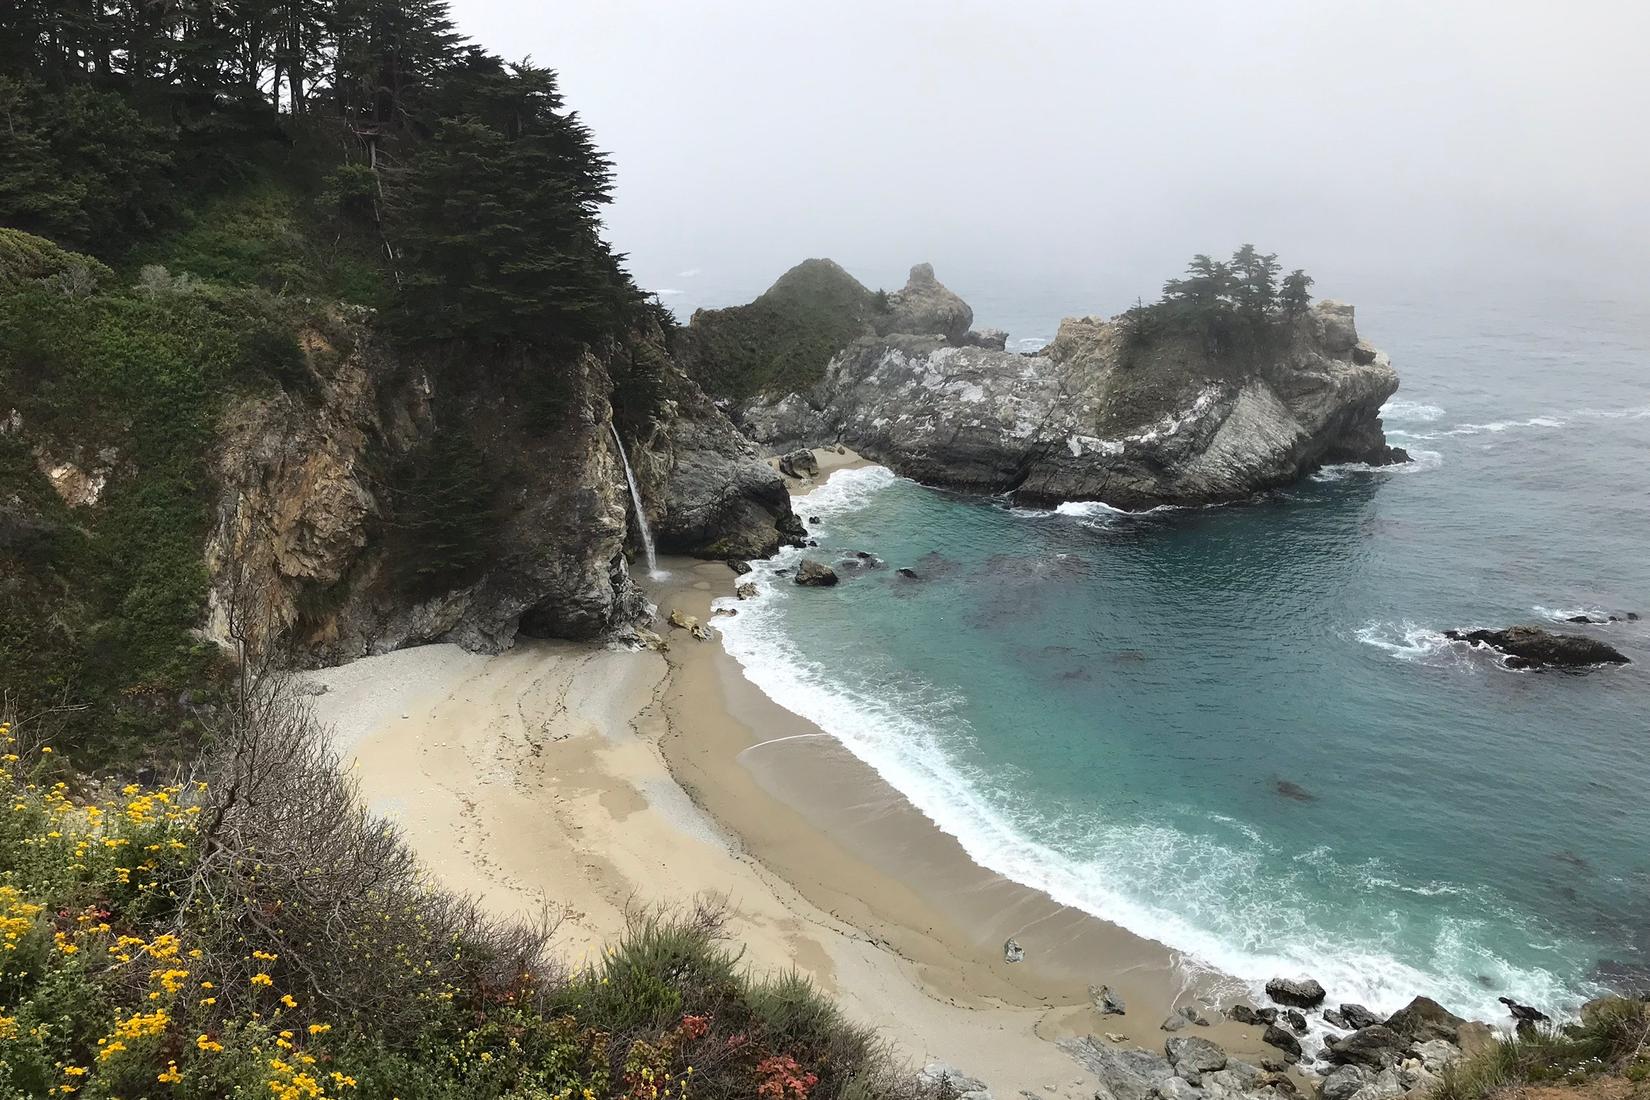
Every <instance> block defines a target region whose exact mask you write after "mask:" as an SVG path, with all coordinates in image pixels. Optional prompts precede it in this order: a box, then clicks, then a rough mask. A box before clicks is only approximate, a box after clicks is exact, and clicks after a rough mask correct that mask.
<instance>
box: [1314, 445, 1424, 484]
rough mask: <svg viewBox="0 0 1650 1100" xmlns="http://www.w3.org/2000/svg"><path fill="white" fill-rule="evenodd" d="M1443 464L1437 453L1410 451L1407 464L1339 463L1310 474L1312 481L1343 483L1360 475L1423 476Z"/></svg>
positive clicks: (1320, 468)
mask: <svg viewBox="0 0 1650 1100" xmlns="http://www.w3.org/2000/svg"><path fill="white" fill-rule="evenodd" d="M1443 464H1444V456H1443V454H1442V453H1441V452H1439V451H1419V450H1417V451H1411V452H1409V461H1408V462H1395V463H1391V464H1389V465H1385V466H1372V465H1370V464H1369V463H1367V462H1339V463H1336V464H1335V465H1333V466H1322V467H1319V468H1318V469H1317V470H1316V471H1315V472H1313V474H1312V480H1313V481H1318V482H1334V481H1344V480H1345V479H1347V478H1349V477H1357V476H1359V475H1361V474H1424V473H1427V472H1429V471H1431V470H1436V469H1438V467H1440V466H1442V465H1443Z"/></svg>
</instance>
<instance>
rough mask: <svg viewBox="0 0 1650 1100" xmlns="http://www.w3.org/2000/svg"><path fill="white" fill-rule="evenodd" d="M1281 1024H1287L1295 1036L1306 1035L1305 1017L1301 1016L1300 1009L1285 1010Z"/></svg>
mask: <svg viewBox="0 0 1650 1100" xmlns="http://www.w3.org/2000/svg"><path fill="white" fill-rule="evenodd" d="M1283 1022H1284V1023H1286V1024H1288V1025H1289V1030H1290V1031H1293V1032H1294V1033H1295V1034H1296V1035H1305V1034H1306V1017H1305V1016H1304V1015H1302V1014H1301V1010H1300V1009H1298V1008H1290V1009H1285V1010H1284V1012H1283Z"/></svg>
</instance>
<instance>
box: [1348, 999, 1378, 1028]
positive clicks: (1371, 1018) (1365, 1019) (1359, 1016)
mask: <svg viewBox="0 0 1650 1100" xmlns="http://www.w3.org/2000/svg"><path fill="white" fill-rule="evenodd" d="M1341 1018H1342V1019H1344V1020H1345V1021H1346V1026H1347V1027H1349V1028H1351V1029H1352V1030H1353V1031H1356V1030H1358V1029H1359V1028H1361V1027H1373V1026H1374V1025H1376V1024H1384V1023H1386V1017H1385V1016H1382V1015H1380V1014H1379V1013H1375V1012H1371V1011H1370V1010H1369V1009H1367V1008H1365V1007H1364V1006H1363V1005H1355V1004H1353V1005H1348V1004H1343V1005H1342V1006H1341Z"/></svg>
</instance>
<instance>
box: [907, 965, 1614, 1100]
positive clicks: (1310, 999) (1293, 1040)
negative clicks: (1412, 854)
mask: <svg viewBox="0 0 1650 1100" xmlns="http://www.w3.org/2000/svg"><path fill="white" fill-rule="evenodd" d="M1266 991H1267V996H1268V998H1269V999H1270V1000H1271V1001H1272V1002H1273V1003H1272V1004H1270V1005H1266V1006H1264V1007H1255V1006H1253V1005H1250V1004H1246V1003H1238V1004H1234V1005H1231V1006H1229V1007H1228V1008H1226V1009H1225V1010H1224V1015H1225V1016H1226V1017H1227V1018H1228V1019H1230V1020H1232V1021H1235V1022H1237V1023H1240V1024H1245V1025H1250V1026H1253V1027H1256V1028H1261V1029H1263V1032H1262V1039H1263V1041H1264V1042H1265V1043H1266V1044H1267V1045H1268V1046H1269V1047H1271V1048H1274V1049H1275V1051H1276V1053H1275V1054H1274V1055H1270V1056H1263V1057H1261V1058H1259V1059H1257V1062H1258V1064H1257V1063H1256V1062H1249V1061H1245V1060H1243V1059H1240V1058H1238V1057H1235V1056H1233V1055H1230V1054H1229V1053H1228V1052H1227V1051H1226V1050H1225V1049H1224V1048H1222V1047H1221V1046H1220V1044H1218V1043H1216V1042H1214V1041H1212V1040H1210V1039H1207V1038H1204V1037H1202V1036H1197V1035H1180V1034H1171V1035H1170V1036H1169V1037H1168V1038H1167V1039H1165V1040H1164V1042H1163V1046H1162V1050H1161V1052H1159V1051H1157V1050H1152V1049H1146V1048H1144V1047H1141V1046H1132V1045H1130V1044H1129V1043H1128V1041H1127V1039H1126V1037H1125V1036H1123V1035H1119V1034H1115V1033H1107V1034H1105V1035H1104V1036H1103V1037H1102V1036H1095V1035H1085V1036H1079V1037H1075V1038H1070V1039H1065V1040H1061V1041H1060V1043H1059V1046H1060V1047H1061V1049H1063V1050H1064V1051H1066V1053H1067V1054H1069V1055H1070V1056H1071V1057H1072V1058H1073V1059H1075V1060H1076V1061H1077V1062H1078V1063H1079V1064H1081V1065H1082V1066H1083V1067H1084V1068H1085V1069H1087V1070H1088V1071H1089V1072H1091V1073H1093V1074H1094V1075H1095V1077H1096V1078H1098V1080H1099V1082H1100V1089H1099V1091H1098V1092H1096V1094H1095V1097H1096V1100H1299V1098H1301V1097H1316V1098H1317V1100H1398V1098H1399V1097H1404V1098H1406V1100H1426V1098H1427V1097H1430V1096H1432V1095H1433V1094H1434V1093H1435V1092H1436V1090H1437V1089H1438V1088H1439V1086H1440V1085H1441V1084H1442V1083H1443V1081H1444V1076H1445V1074H1446V1073H1447V1072H1448V1071H1449V1070H1450V1069H1451V1068H1452V1067H1454V1066H1455V1065H1456V1064H1457V1063H1459V1062H1461V1061H1462V1060H1463V1059H1466V1058H1470V1057H1472V1056H1474V1055H1477V1054H1479V1053H1480V1052H1482V1051H1485V1050H1487V1049H1488V1048H1490V1047H1491V1046H1492V1045H1493V1044H1495V1043H1496V1042H1498V1041H1499V1040H1500V1039H1501V1038H1502V1033H1501V1032H1499V1031H1498V1030H1497V1029H1496V1028H1494V1027H1492V1026H1491V1025H1490V1024H1487V1023H1484V1022H1482V1021H1475V1020H1465V1019H1462V1018H1461V1017H1459V1016H1457V1015H1455V1014H1454V1013H1452V1012H1450V1011H1449V1010H1448V1009H1446V1008H1445V1007H1444V1006H1442V1005H1440V1004H1439V1003H1438V1002H1437V1001H1434V1000H1432V999H1431V998H1429V997H1416V998H1414V999H1413V1000H1412V1001H1410V1003H1409V1004H1408V1005H1406V1006H1405V1007H1404V1008H1402V1009H1400V1010H1399V1011H1397V1012H1395V1013H1393V1014H1392V1015H1391V1016H1386V1017H1383V1016H1381V1015H1379V1014H1378V1013H1375V1012H1372V1011H1371V1010H1370V1009H1368V1008H1366V1007H1364V1006H1363V1005H1359V1004H1342V1005H1340V1006H1338V1007H1336V1008H1325V1007H1323V1006H1324V1004H1325V1001H1326V999H1327V995H1326V993H1325V990H1324V989H1323V987H1322V986H1321V985H1319V984H1318V983H1317V982H1315V981H1312V980H1310V979H1305V980H1300V981H1297V980H1293V979H1287V978H1277V979H1273V980H1272V981H1270V982H1268V983H1267V985H1266ZM1102 992H1103V993H1105V994H1107V995H1106V996H1105V997H1102V996H1101V993H1102ZM1620 1000H1621V999H1620V998H1616V997H1603V998H1599V999H1598V1000H1596V1001H1592V1002H1589V1003H1588V1004H1587V1005H1585V1006H1583V1008H1582V1017H1583V1019H1587V1018H1589V1017H1590V1016H1591V1015H1592V1014H1593V1013H1595V1012H1596V1011H1598V1010H1599V1008H1600V1007H1602V1006H1605V1005H1607V1004H1609V1003H1611V1002H1618V1001H1620ZM1501 1001H1502V1003H1503V1004H1505V1005H1506V1006H1507V1008H1508V1012H1509V1015H1510V1017H1511V1018H1512V1020H1513V1022H1514V1030H1515V1031H1516V1033H1517V1034H1518V1035H1519V1036H1520V1037H1525V1036H1532V1035H1533V1034H1534V1033H1535V1030H1536V1029H1537V1028H1539V1027H1541V1026H1543V1025H1549V1024H1551V1022H1552V1021H1551V1018H1550V1017H1549V1016H1547V1014H1546V1013H1544V1012H1542V1011H1540V1010H1539V1009H1536V1008H1533V1007H1531V1006H1529V1005H1523V1004H1519V1003H1518V1002H1516V1001H1513V1000H1511V999H1510V998H1507V997H1502V998H1501ZM1095 1008H1096V1010H1097V1011H1098V1012H1100V1013H1101V1015H1102V1016H1105V1015H1110V1014H1122V1012H1123V1011H1124V1009H1123V1007H1122V1005H1121V1004H1120V1003H1117V1002H1114V1000H1113V999H1112V998H1111V997H1110V996H1109V991H1104V990H1102V991H1097V992H1096V993H1095ZM1302 1010H1316V1011H1315V1020H1316V1022H1318V1023H1319V1024H1320V1025H1322V1026H1323V1028H1324V1029H1325V1037H1324V1041H1323V1042H1322V1044H1321V1045H1319V1046H1317V1047H1316V1049H1314V1050H1308V1049H1307V1048H1306V1042H1310V1039H1308V1035H1309V1033H1310V1032H1311V1030H1312V1029H1311V1027H1310V1025H1309V1023H1308V1021H1307V1018H1306V1016H1305V1015H1304V1013H1303V1011H1302ZM1208 1022H1209V1021H1208V1019H1207V1018H1205V1017H1203V1016H1202V1015H1201V1014H1200V1013H1198V1012H1197V1010H1195V1009H1192V1008H1185V1009H1182V1010H1180V1011H1178V1012H1176V1013H1174V1014H1171V1016H1170V1017H1169V1018H1168V1019H1166V1020H1165V1021H1164V1022H1163V1024H1162V1030H1163V1031H1165V1032H1170V1033H1174V1032H1179V1031H1181V1030H1182V1029H1183V1028H1184V1027H1186V1026H1187V1025H1188V1024H1193V1025H1199V1024H1201V1025H1207V1024H1208ZM1303 1040H1305V1041H1306V1042H1303ZM921 1077H922V1079H923V1080H924V1081H926V1082H936V1083H937V1082H943V1083H944V1086H945V1088H947V1089H949V1091H950V1094H951V1095H953V1096H957V1097H963V1098H968V1100H991V1097H992V1093H991V1091H990V1088H989V1086H988V1085H987V1084H986V1083H985V1082H984V1081H981V1080H979V1079H978V1078H975V1077H971V1076H969V1075H968V1074H966V1073H964V1072H962V1071H960V1070H957V1069H955V1068H954V1067H951V1066H949V1065H945V1064H943V1063H933V1064H930V1065H928V1066H927V1067H925V1068H924V1070H923V1071H922V1074H921ZM1027 1095H1028V1096H1029V1095H1031V1094H1027Z"/></svg>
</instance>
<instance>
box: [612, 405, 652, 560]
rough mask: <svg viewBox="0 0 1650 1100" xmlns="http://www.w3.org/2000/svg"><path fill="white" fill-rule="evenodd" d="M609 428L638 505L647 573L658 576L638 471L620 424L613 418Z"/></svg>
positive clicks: (632, 500) (637, 525)
mask: <svg viewBox="0 0 1650 1100" xmlns="http://www.w3.org/2000/svg"><path fill="white" fill-rule="evenodd" d="M607 427H608V429H609V430H610V431H611V432H612V433H613V444H614V446H616V447H618V448H619V461H620V462H622V463H624V479H625V483H626V484H628V485H629V486H630V500H631V503H633V504H634V505H635V506H636V527H637V529H638V530H639V531H641V533H642V549H643V551H645V552H646V553H647V575H648V576H650V577H658V576H660V575H661V574H660V573H659V559H658V557H657V556H656V555H655V554H654V552H653V532H652V531H651V530H650V529H649V528H648V526H647V513H646V512H644V511H642V494H641V491H640V490H638V489H637V488H636V472H635V471H634V470H632V469H631V468H630V459H629V457H628V456H626V454H625V453H624V440H622V439H620V438H619V428H618V425H616V424H614V423H613V422H612V421H611V420H610V421H608V422H607Z"/></svg>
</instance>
